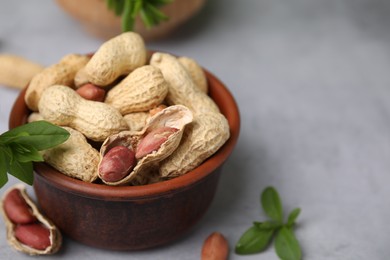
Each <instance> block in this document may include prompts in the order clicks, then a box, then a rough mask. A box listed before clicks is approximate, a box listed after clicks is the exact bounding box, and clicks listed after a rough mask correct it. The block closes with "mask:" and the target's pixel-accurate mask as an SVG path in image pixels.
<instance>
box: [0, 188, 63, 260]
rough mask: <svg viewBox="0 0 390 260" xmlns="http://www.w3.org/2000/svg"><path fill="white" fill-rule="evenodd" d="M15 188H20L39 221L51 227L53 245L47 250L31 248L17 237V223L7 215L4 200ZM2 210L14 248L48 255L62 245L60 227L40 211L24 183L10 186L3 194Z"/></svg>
mask: <svg viewBox="0 0 390 260" xmlns="http://www.w3.org/2000/svg"><path fill="white" fill-rule="evenodd" d="M13 189H18V190H19V191H20V193H21V195H22V197H23V198H24V200H25V201H26V203H27V204H28V206H29V207H30V208H31V209H32V213H33V215H34V216H35V217H36V218H37V219H38V222H39V223H41V224H42V225H44V226H45V227H46V228H48V229H49V231H50V242H51V245H50V246H49V247H48V248H46V249H45V250H37V249H35V248H31V247H29V246H26V245H24V244H22V243H21V242H19V241H18V240H17V239H16V238H15V233H14V230H15V224H14V223H12V222H11V220H10V219H9V218H8V217H7V215H6V213H5V212H4V210H3V201H4V198H5V197H6V196H7V194H8V192H10V191H11V190H13ZM0 207H1V208H0V210H1V213H2V215H3V218H4V221H5V224H6V228H7V240H8V243H9V244H10V246H12V247H13V248H14V249H16V250H18V251H20V252H23V253H26V254H29V255H48V254H54V253H56V252H57V251H58V250H59V249H60V248H61V245H62V235H61V233H60V231H59V229H58V228H57V227H56V226H55V225H54V224H53V223H52V222H51V221H50V220H49V219H47V218H46V217H45V216H44V215H42V213H41V212H40V211H39V209H38V208H37V206H36V205H35V203H34V202H33V201H32V200H31V198H30V197H29V196H28V194H27V192H26V188H25V186H24V185H23V184H16V185H14V186H12V187H10V188H9V189H8V190H7V191H6V192H5V193H4V195H3V197H2V199H1V205H0Z"/></svg>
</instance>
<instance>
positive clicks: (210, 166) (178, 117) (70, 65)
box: [9, 32, 240, 250]
mask: <svg viewBox="0 0 390 260" xmlns="http://www.w3.org/2000/svg"><path fill="white" fill-rule="evenodd" d="M128 56H129V57H128ZM45 74H46V75H45ZM63 74H64V75H63ZM65 74H66V75H65ZM47 75H50V76H49V77H47ZM97 75H101V76H97ZM102 75H103V76H102ZM42 82H44V84H43V83H42ZM35 120H46V121H48V122H51V123H53V124H56V125H59V126H61V127H63V128H64V129H66V130H68V131H69V133H70V137H69V139H68V140H67V141H66V142H65V143H63V144H61V145H59V146H57V147H54V148H52V149H49V150H45V151H44V152H43V158H44V159H45V162H39V163H34V184H33V187H34V192H35V195H36V198H37V201H38V203H37V204H38V206H39V208H40V210H41V211H42V212H43V214H44V215H45V216H47V218H48V219H50V220H51V221H52V222H53V223H54V225H56V226H57V227H58V229H59V230H60V231H61V233H62V234H63V235H65V236H66V237H69V238H71V239H73V240H76V241H79V242H81V243H83V244H86V245H89V246H93V247H97V248H103V249H109V250H143V249H147V248H152V247H156V246H161V245H164V244H167V243H171V242H173V241H175V240H177V239H179V238H180V237H182V236H183V235H184V234H186V233H188V232H189V231H190V230H191V228H193V227H194V226H195V225H196V224H197V223H198V222H199V220H200V219H201V218H202V216H203V215H204V214H205V212H206V211H207V209H208V208H209V206H210V204H211V202H212V200H213V197H214V194H215V192H216V190H217V187H218V182H219V178H220V174H221V171H222V166H223V164H224V163H225V161H226V160H227V159H228V158H229V156H230V154H231V153H232V151H233V149H234V147H235V145H236V143H237V140H238V136H239V130H240V115H239V110H238V107H237V104H236V102H235V100H234V97H233V96H232V94H231V93H230V91H229V90H228V88H227V87H226V86H225V85H224V84H223V83H222V82H221V81H220V80H219V79H218V78H217V77H215V76H214V75H213V74H212V73H210V72H209V71H207V70H206V69H204V68H202V67H201V66H200V65H199V64H197V63H196V62H195V61H194V60H193V59H190V58H188V57H178V56H174V55H171V54H167V53H163V52H151V51H148V50H146V48H145V46H144V43H143V41H142V38H141V37H140V36H139V35H138V34H136V33H133V32H128V33H123V34H121V35H118V36H117V37H114V38H112V39H111V40H108V41H107V42H105V43H103V45H102V46H101V47H100V48H99V49H98V50H97V51H96V52H95V53H94V54H93V55H75V54H72V55H68V56H66V57H64V58H63V59H61V60H60V62H59V63H57V64H54V65H52V66H49V67H47V68H45V69H44V70H43V71H42V72H40V73H39V74H37V75H36V76H35V77H34V78H33V79H32V80H31V81H30V83H29V85H28V86H27V87H26V88H25V89H24V90H23V91H22V92H21V93H20V95H19V96H18V98H17V99H16V101H15V103H14V106H13V108H12V111H11V114H10V121H9V127H10V128H14V127H16V126H19V125H22V124H26V123H28V122H32V121H35Z"/></svg>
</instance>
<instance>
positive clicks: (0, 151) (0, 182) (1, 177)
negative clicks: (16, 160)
mask: <svg viewBox="0 0 390 260" xmlns="http://www.w3.org/2000/svg"><path fill="white" fill-rule="evenodd" d="M7 165H8V163H7V156H6V154H5V147H3V146H0V188H1V187H3V186H4V185H5V184H6V183H7V181H8V175H7V171H8V166H7Z"/></svg>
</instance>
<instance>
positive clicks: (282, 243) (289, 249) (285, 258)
mask: <svg viewBox="0 0 390 260" xmlns="http://www.w3.org/2000/svg"><path fill="white" fill-rule="evenodd" d="M275 251H276V254H277V255H278V256H279V257H280V259H282V260H300V259H301V258H302V252H301V248H300V246H299V242H298V240H297V239H296V238H295V236H294V233H293V232H292V230H291V229H289V228H287V227H282V228H281V229H280V230H279V232H278V233H277V234H276V238H275Z"/></svg>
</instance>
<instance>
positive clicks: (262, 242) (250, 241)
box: [235, 226, 275, 255]
mask: <svg viewBox="0 0 390 260" xmlns="http://www.w3.org/2000/svg"><path fill="white" fill-rule="evenodd" d="M274 232H275V230H273V229H265V230H262V229H259V228H257V227H256V226H252V227H251V228H249V229H248V230H247V231H245V233H244V234H243V235H242V236H241V238H240V239H239V241H238V242H237V244H236V248H235V252H236V253H237V254H241V255H245V254H253V253H258V252H261V251H263V250H265V249H266V248H267V246H268V245H269V243H270V241H271V238H272V235H273V234H274Z"/></svg>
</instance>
